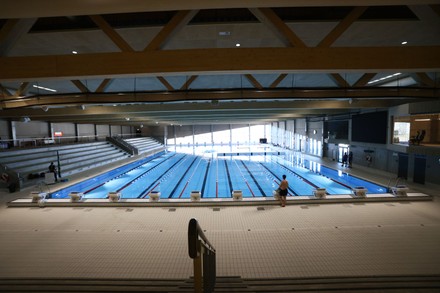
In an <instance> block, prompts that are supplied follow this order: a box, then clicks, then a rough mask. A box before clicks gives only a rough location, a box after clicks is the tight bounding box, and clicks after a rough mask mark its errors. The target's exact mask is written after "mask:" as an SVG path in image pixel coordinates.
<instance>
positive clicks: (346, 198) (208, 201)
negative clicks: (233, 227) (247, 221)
mask: <svg viewBox="0 0 440 293" xmlns="http://www.w3.org/2000/svg"><path fill="white" fill-rule="evenodd" d="M432 199H433V197H432V196H430V195H426V194H423V193H408V196H406V197H397V196H394V195H392V194H388V193H385V194H367V195H366V196H365V197H362V198H360V197H356V196H352V195H331V196H327V197H326V198H322V199H321V198H316V197H314V196H295V197H287V204H288V205H295V204H296V205H298V204H300V205H305V204H335V203H367V202H402V201H429V200H432ZM259 205H279V201H277V200H275V199H274V198H273V197H254V198H249V197H247V198H243V199H242V200H241V201H239V202H237V201H236V200H233V199H232V198H201V199H200V201H197V202H194V201H191V199H189V198H188V199H168V198H167V199H160V200H159V201H150V200H149V199H148V198H145V199H138V198H134V199H121V200H120V201H118V202H110V201H109V200H108V199H107V198H85V199H82V200H81V201H79V202H71V200H70V199H68V198H66V199H47V200H44V201H43V202H35V201H33V200H32V198H20V199H16V200H13V201H11V202H8V203H7V206H8V207H78V206H80V207H185V206H193V207H200V206H214V207H217V206H259Z"/></svg>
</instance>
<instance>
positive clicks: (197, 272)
mask: <svg viewBox="0 0 440 293" xmlns="http://www.w3.org/2000/svg"><path fill="white" fill-rule="evenodd" d="M188 252H189V256H190V257H191V258H192V259H193V260H194V292H196V293H201V292H213V291H214V287H215V280H216V266H215V248H214V246H213V245H212V244H211V243H210V242H209V240H208V238H206V236H205V233H203V230H202V228H200V225H199V223H198V222H197V220H196V219H194V218H192V219H191V220H190V221H189V224H188Z"/></svg>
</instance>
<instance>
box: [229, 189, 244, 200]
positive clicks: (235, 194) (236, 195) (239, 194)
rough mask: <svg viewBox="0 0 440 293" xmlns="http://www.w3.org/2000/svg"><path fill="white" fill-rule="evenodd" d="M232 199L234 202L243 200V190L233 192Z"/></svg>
mask: <svg viewBox="0 0 440 293" xmlns="http://www.w3.org/2000/svg"><path fill="white" fill-rule="evenodd" d="M232 198H233V199H234V200H242V199H243V192H242V191H241V190H234V191H232Z"/></svg>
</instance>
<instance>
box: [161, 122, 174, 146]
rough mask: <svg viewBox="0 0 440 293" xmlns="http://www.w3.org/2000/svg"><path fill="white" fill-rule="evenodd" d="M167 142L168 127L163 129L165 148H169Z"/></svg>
mask: <svg viewBox="0 0 440 293" xmlns="http://www.w3.org/2000/svg"><path fill="white" fill-rule="evenodd" d="M173 127H174V125H173ZM167 140H168V126H165V127H164V129H163V144H164V145H165V147H166V146H167Z"/></svg>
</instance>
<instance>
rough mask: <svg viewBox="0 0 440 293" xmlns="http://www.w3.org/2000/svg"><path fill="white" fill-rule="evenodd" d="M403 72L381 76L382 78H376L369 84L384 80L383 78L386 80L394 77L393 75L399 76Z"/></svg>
mask: <svg viewBox="0 0 440 293" xmlns="http://www.w3.org/2000/svg"><path fill="white" fill-rule="evenodd" d="M401 74H402V73H400V72H397V73H394V74H391V75H387V76H385V77H381V78H378V79H375V80H371V81H369V82H368V84H372V83H376V82H379V81H382V80H385V79H389V78H392V77H395V76H398V75H401Z"/></svg>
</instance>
